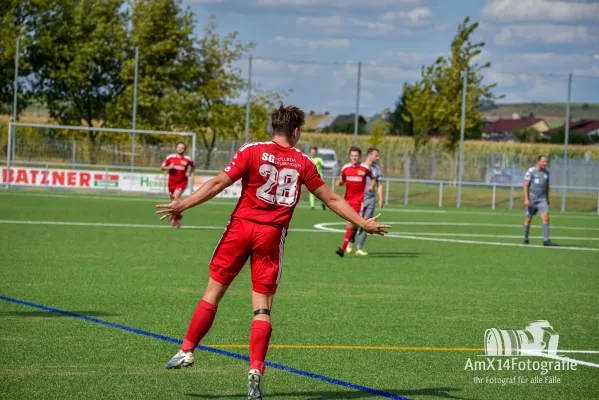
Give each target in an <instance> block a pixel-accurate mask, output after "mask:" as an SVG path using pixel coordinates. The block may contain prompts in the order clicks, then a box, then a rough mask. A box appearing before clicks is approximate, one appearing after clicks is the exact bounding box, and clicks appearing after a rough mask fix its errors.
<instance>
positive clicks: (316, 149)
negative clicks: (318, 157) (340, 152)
mask: <svg viewBox="0 0 599 400" xmlns="http://www.w3.org/2000/svg"><path fill="white" fill-rule="evenodd" d="M310 150H314V151H316V152H318V147H316V146H312V148H311V149H310Z"/></svg>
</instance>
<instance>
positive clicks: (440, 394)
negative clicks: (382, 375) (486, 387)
mask: <svg viewBox="0 0 599 400" xmlns="http://www.w3.org/2000/svg"><path fill="white" fill-rule="evenodd" d="M460 390H461V389H456V388H444V387H442V388H426V389H412V390H410V389H407V390H383V391H384V392H386V393H390V394H394V395H397V396H402V397H403V396H408V397H410V396H426V397H427V398H428V397H437V398H441V399H462V400H466V398H465V397H459V396H457V393H455V392H459V391H460ZM454 393H455V395H454ZM245 395H246V394H245V393H241V392H240V393H239V395H227V396H220V395H210V394H206V395H204V394H197V393H185V396H186V397H195V398H198V399H235V398H240V399H241V398H244V396H245ZM266 395H267V396H268V397H269V398H272V399H279V398H284V397H296V398H302V399H307V400H328V399H338V400H344V399H347V400H351V399H371V398H375V397H380V398H382V396H380V395H378V394H374V393H366V392H359V391H355V392H350V391H322V392H293V393H266Z"/></svg>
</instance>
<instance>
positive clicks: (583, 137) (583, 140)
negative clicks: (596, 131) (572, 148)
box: [549, 127, 593, 145]
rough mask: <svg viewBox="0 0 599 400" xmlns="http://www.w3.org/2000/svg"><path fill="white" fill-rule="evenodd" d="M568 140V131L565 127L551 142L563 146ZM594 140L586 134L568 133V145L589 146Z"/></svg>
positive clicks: (556, 133)
mask: <svg viewBox="0 0 599 400" xmlns="http://www.w3.org/2000/svg"><path fill="white" fill-rule="evenodd" d="M565 140H566V129H565V128H564V127H562V128H560V129H559V130H558V131H557V132H555V133H554V134H553V135H551V138H550V139H549V141H550V142H551V143H555V144H563V143H564V141H565ZM592 142H593V140H592V139H591V138H590V137H589V135H588V134H586V133H585V132H581V131H577V130H571V131H570V132H569V133H568V144H582V145H587V144H591V143H592Z"/></svg>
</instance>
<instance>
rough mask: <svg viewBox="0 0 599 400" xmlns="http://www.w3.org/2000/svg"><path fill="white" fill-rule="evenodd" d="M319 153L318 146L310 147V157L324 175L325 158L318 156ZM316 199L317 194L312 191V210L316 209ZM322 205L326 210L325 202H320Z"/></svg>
mask: <svg viewBox="0 0 599 400" xmlns="http://www.w3.org/2000/svg"><path fill="white" fill-rule="evenodd" d="M317 153H318V147H316V146H314V147H312V148H311V149H310V159H311V160H312V162H313V163H314V165H316V170H317V171H318V174H319V175H320V176H321V177H322V167H323V166H324V160H323V159H322V158H321V157H318V156H317V155H316V154H317ZM314 200H316V196H314V194H312V193H310V208H311V209H312V210H314V202H315V201H314ZM320 205H321V206H322V209H323V211H324V210H326V207H325V205H324V202H322V201H321V202H320Z"/></svg>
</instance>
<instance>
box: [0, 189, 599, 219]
mask: <svg viewBox="0 0 599 400" xmlns="http://www.w3.org/2000/svg"><path fill="white" fill-rule="evenodd" d="M0 196H31V197H57V198H76V199H89V200H116V201H144V202H152V203H161V202H167V201H168V196H167V195H166V194H164V195H162V196H160V195H158V194H150V195H147V196H146V197H137V196H130V195H122V196H118V195H109V194H104V195H84V194H74V193H73V194H59V193H31V192H27V191H23V192H6V191H0ZM162 198H164V201H163V200H161V199H162ZM235 204H237V201H228V200H222V199H217V200H216V201H210V202H207V203H204V204H203V205H204V206H205V205H215V206H231V205H235ZM297 207H298V208H306V209H307V208H310V206H308V205H298V206H297ZM380 211H381V212H382V213H385V212H387V211H389V212H396V213H415V214H419V213H422V214H447V215H452V214H462V215H486V216H512V217H516V216H518V217H520V215H519V214H518V213H517V212H505V211H503V212H502V211H493V210H490V211H464V210H453V209H452V210H435V209H423V210H419V209H409V208H393V207H385V208H383V209H382V210H380ZM522 215H523V213H522ZM557 216H558V218H560V219H589V218H597V217H598V216H599V215H598V214H597V213H594V212H589V213H568V212H566V213H559V214H557Z"/></svg>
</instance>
